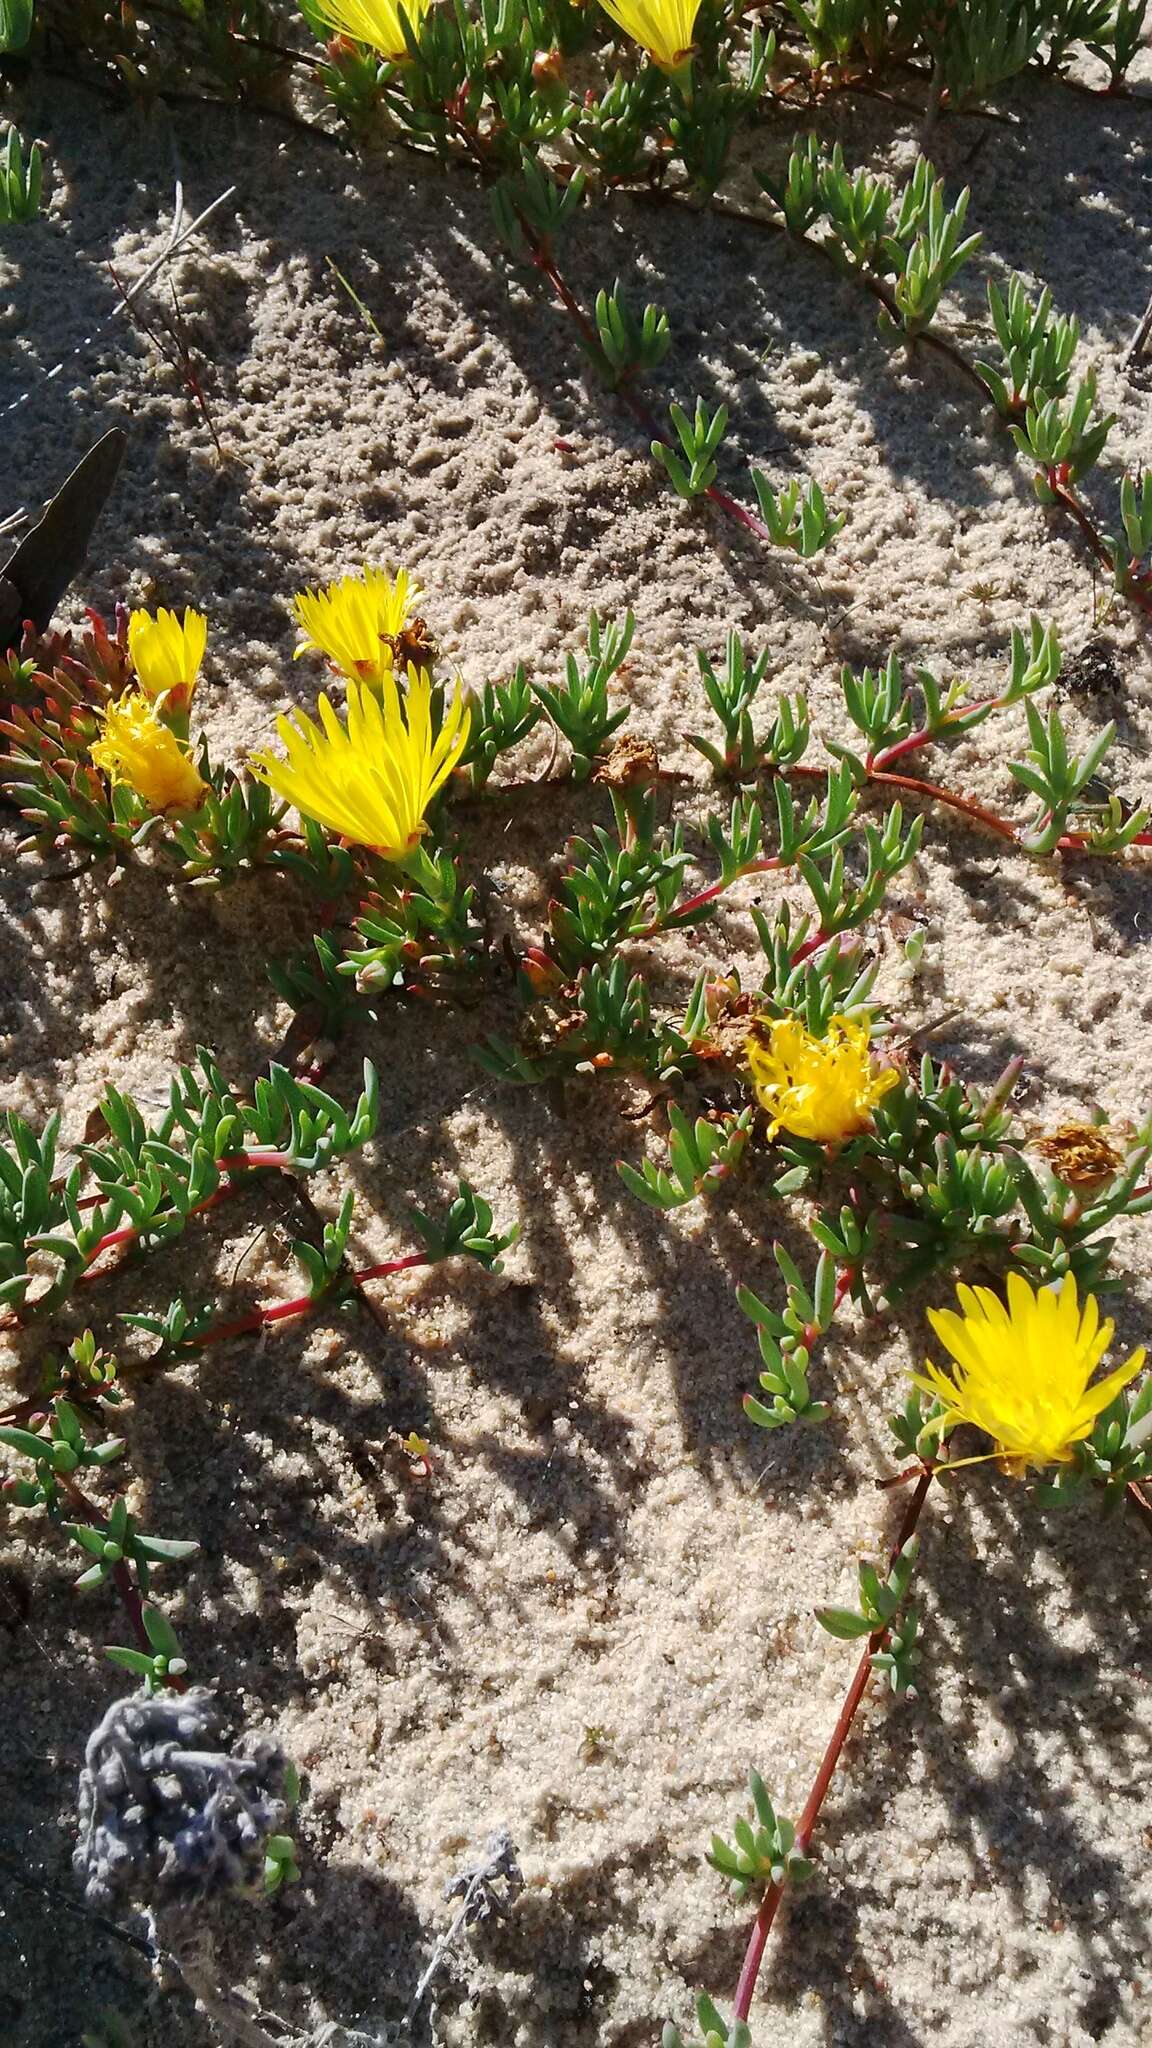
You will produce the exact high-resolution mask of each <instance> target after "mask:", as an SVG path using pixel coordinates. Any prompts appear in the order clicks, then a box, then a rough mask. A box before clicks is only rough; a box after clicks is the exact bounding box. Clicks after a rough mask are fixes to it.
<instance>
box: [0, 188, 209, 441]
mask: <svg viewBox="0 0 1152 2048" xmlns="http://www.w3.org/2000/svg"><path fill="white" fill-rule="evenodd" d="M177 189H178V193H179V188H177ZM236 189H237V188H236V186H235V185H229V186H228V187H227V189H226V191H223V192H221V194H220V196H219V198H218V199H214V200H213V201H212V204H211V206H206V207H205V208H204V211H203V213H198V214H197V216H196V218H195V220H194V221H190V222H189V224H188V226H187V227H186V228H185V229H184V231H183V233H182V234H180V235H178V236H176V237H175V238H173V237H172V236H171V235H170V236H169V238H168V242H167V244H166V245H165V247H164V248H163V249H162V250H161V252H160V254H159V256H156V257H154V258H153V260H152V262H151V263H149V264H148V266H147V268H146V269H144V270H142V271H141V273H140V275H139V277H138V278H137V279H136V281H135V283H134V284H130V285H128V286H126V287H125V289H124V293H123V298H122V300H121V301H120V303H119V304H117V305H115V306H113V308H112V311H111V312H110V313H109V315H108V317H107V319H105V320H101V321H100V323H99V325H98V326H96V327H93V328H92V330H91V332H90V333H88V334H86V335H85V336H84V339H83V340H82V341H78V342H77V343H76V346H75V348H71V349H69V351H68V353H67V355H65V356H61V357H60V360H59V362H56V363H53V365H52V368H51V369H50V370H45V372H44V375H43V376H42V377H41V379H40V380H39V381H40V383H41V384H48V383H50V382H51V381H52V379H53V378H54V377H59V376H60V374H61V372H62V371H63V370H65V369H66V368H67V367H68V364H69V363H70V362H72V361H73V359H74V358H75V357H76V356H78V355H80V354H81V353H82V352H83V350H84V349H86V348H90V347H91V345H92V343H93V342H94V341H95V339H96V336H97V335H98V334H102V333H103V332H104V329H105V328H106V327H108V326H110V324H111V322H112V321H113V320H115V319H116V317H117V315H118V314H121V313H124V312H126V311H127V309H128V307H129V306H130V305H131V303H132V301H133V299H135V298H136V297H137V296H138V295H139V293H140V292H142V291H143V290H144V288H145V286H146V285H148V284H150V283H151V281H152V279H153V278H154V277H155V275H156V273H157V271H158V270H162V269H163V267H164V265H165V264H166V263H170V262H171V260H172V258H173V257H174V256H176V255H178V254H179V252H180V250H181V249H183V248H184V247H185V245H186V243H188V242H189V241H190V240H191V238H192V236H193V235H194V234H196V233H197V231H198V230H199V229H200V228H202V227H203V225H204V223H205V221H207V220H210V219H211V217H212V215H213V214H214V213H217V212H218V211H219V209H220V208H221V207H222V206H223V205H224V204H225V202H226V201H227V200H229V199H232V198H234V197H235V194H236ZM179 204H180V205H181V206H182V204H183V201H182V198H181V199H179ZM38 388H39V386H38V385H35V384H33V385H29V387H28V389H27V390H26V391H22V392H21V393H20V396H19V398H14V399H12V401H11V403H10V404H8V405H6V406H5V407H4V409H3V413H0V418H3V417H4V416H5V415H7V414H8V413H12V412H17V411H19V408H20V407H21V406H22V405H27V403H28V401H29V399H30V398H31V397H32V395H33V393H34V392H35V391H36V390H37V389H38Z"/></svg>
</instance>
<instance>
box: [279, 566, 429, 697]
mask: <svg viewBox="0 0 1152 2048" xmlns="http://www.w3.org/2000/svg"><path fill="white" fill-rule="evenodd" d="M419 595H420V593H419V591H418V590H417V588H416V585H415V584H414V583H413V582H412V579H411V577H410V576H409V574H408V571H407V569H398V570H397V571H396V574H395V576H389V575H387V574H386V573H385V571H384V570H383V569H370V568H369V567H368V565H367V564H365V566H364V570H363V573H362V574H361V575H359V576H342V577H341V578H340V580H339V581H338V582H336V583H329V584H327V585H326V586H325V588H324V589H323V590H302V591H301V592H300V594H299V596H298V597H295V598H294V599H293V605H294V607H295V611H296V617H297V618H298V619H299V621H300V624H301V625H302V627H303V628H304V631H305V633H306V635H307V638H306V639H305V640H302V641H301V643H300V645H299V647H298V648H297V649H296V653H297V655H298V656H299V655H301V654H311V653H318V654H326V655H327V656H328V659H329V661H330V662H331V663H332V665H333V667H334V668H338V669H339V670H340V672H341V674H342V675H346V676H347V677H348V678H349V679H350V680H351V681H352V682H362V683H379V682H380V680H381V678H382V677H383V676H384V675H386V674H387V673H388V672H389V671H390V670H391V668H392V666H393V653H392V647H391V644H390V643H391V641H393V640H394V639H395V638H396V636H397V634H399V633H402V632H403V630H404V627H405V626H406V624H407V623H408V619H409V616H410V614H411V611H412V607H413V605H414V604H415V602H416V599H417V597H418V596H419Z"/></svg>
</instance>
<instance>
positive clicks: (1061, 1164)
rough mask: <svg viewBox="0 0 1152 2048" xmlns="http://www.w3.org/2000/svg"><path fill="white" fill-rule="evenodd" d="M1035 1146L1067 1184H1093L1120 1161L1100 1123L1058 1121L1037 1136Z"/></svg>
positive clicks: (1106, 1176)
mask: <svg viewBox="0 0 1152 2048" xmlns="http://www.w3.org/2000/svg"><path fill="white" fill-rule="evenodd" d="M1035 1144H1036V1150H1037V1152H1039V1153H1040V1154H1041V1155H1042V1156H1043V1158H1045V1159H1046V1160H1047V1161H1048V1164H1049V1166H1050V1167H1051V1168H1052V1170H1053V1172H1054V1173H1057V1174H1059V1176H1060V1179H1061V1180H1062V1181H1066V1182H1067V1184H1068V1186H1069V1187H1070V1188H1090V1187H1096V1186H1098V1185H1099V1183H1100V1182H1101V1181H1105V1180H1111V1178H1112V1176H1113V1174H1114V1173H1116V1172H1117V1171H1118V1170H1119V1168H1120V1166H1121V1165H1122V1163H1123V1157H1124V1155H1123V1153H1122V1152H1119V1151H1117V1149H1116V1146H1115V1145H1114V1144H1113V1143H1112V1140H1111V1137H1110V1136H1109V1133H1108V1127H1107V1125H1104V1124H1075V1123H1070V1124H1059V1125H1057V1127H1056V1129H1055V1130H1054V1131H1050V1132H1048V1133H1047V1135H1046V1136H1045V1137H1042V1138H1037V1139H1036V1141H1035Z"/></svg>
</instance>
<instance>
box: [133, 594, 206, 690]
mask: <svg viewBox="0 0 1152 2048" xmlns="http://www.w3.org/2000/svg"><path fill="white" fill-rule="evenodd" d="M207 644H208V621H207V619H206V618H205V616H204V614H203V612H194V611H193V610H192V607H191V605H189V606H188V608H187V609H186V611H185V613H184V620H183V623H181V621H180V620H179V619H178V618H177V616H176V614H175V612H169V611H165V610H164V609H163V607H161V609H160V610H159V611H158V612H157V614H156V617H155V618H153V617H152V614H151V612H145V611H136V612H133V613H132V616H131V617H130V619H129V621H128V652H129V654H130V656H131V658H132V666H133V668H134V669H135V671H136V680H137V682H138V683H139V685H140V688H141V689H142V691H143V692H144V695H145V696H146V697H153V698H156V697H166V698H167V700H168V703H169V704H170V705H171V707H172V709H173V710H174V711H184V710H186V709H187V707H188V705H189V704H190V703H191V702H192V692H193V690H194V689H195V688H196V678H197V676H198V674H199V673H200V663H201V662H202V661H203V659H204V649H205V647H206V646H207Z"/></svg>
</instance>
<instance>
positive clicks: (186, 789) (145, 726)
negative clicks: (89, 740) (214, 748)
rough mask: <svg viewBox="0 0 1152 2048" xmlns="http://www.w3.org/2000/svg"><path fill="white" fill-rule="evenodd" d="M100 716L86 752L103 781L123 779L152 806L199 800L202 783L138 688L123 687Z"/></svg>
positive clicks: (184, 805) (165, 808) (170, 806)
mask: <svg viewBox="0 0 1152 2048" xmlns="http://www.w3.org/2000/svg"><path fill="white" fill-rule="evenodd" d="M103 721H104V730H103V733H102V735H101V737H100V738H99V739H98V740H97V741H96V743H95V745H94V746H93V747H92V749H91V753H92V759H93V761H94V762H95V764H96V766H97V768H99V769H100V771H101V773H102V774H104V775H106V776H107V777H108V780H109V782H111V783H113V784H116V783H126V784H127V785H128V787H129V788H130V789H134V790H135V791H136V794H137V796H142V797H143V799H144V801H145V803H146V804H148V805H150V807H151V808H152V810H154V811H170V810H174V809H176V808H177V807H179V808H180V809H190V808H191V807H192V806H193V805H195V804H198V803H199V802H200V799H201V797H202V796H203V794H204V792H205V790H206V788H207V784H206V783H205V781H204V779H203V777H202V776H201V774H200V772H199V770H198V769H197V767H196V765H195V763H194V762H193V761H191V760H190V759H189V757H188V755H187V754H186V752H185V750H184V748H183V747H182V746H181V744H180V742H179V740H178V739H177V737H176V735H175V733H174V732H172V731H171V730H170V728H169V727H168V726H166V725H165V724H164V721H163V720H162V719H161V718H158V717H157V715H156V710H155V707H154V706H153V704H152V702H151V700H150V699H149V698H148V697H146V696H145V695H144V693H143V691H141V690H129V691H128V692H127V693H126V695H125V696H123V697H120V698H119V699H118V700H117V701H116V702H115V703H114V704H109V706H108V709H107V710H106V711H105V712H104V713H103Z"/></svg>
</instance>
